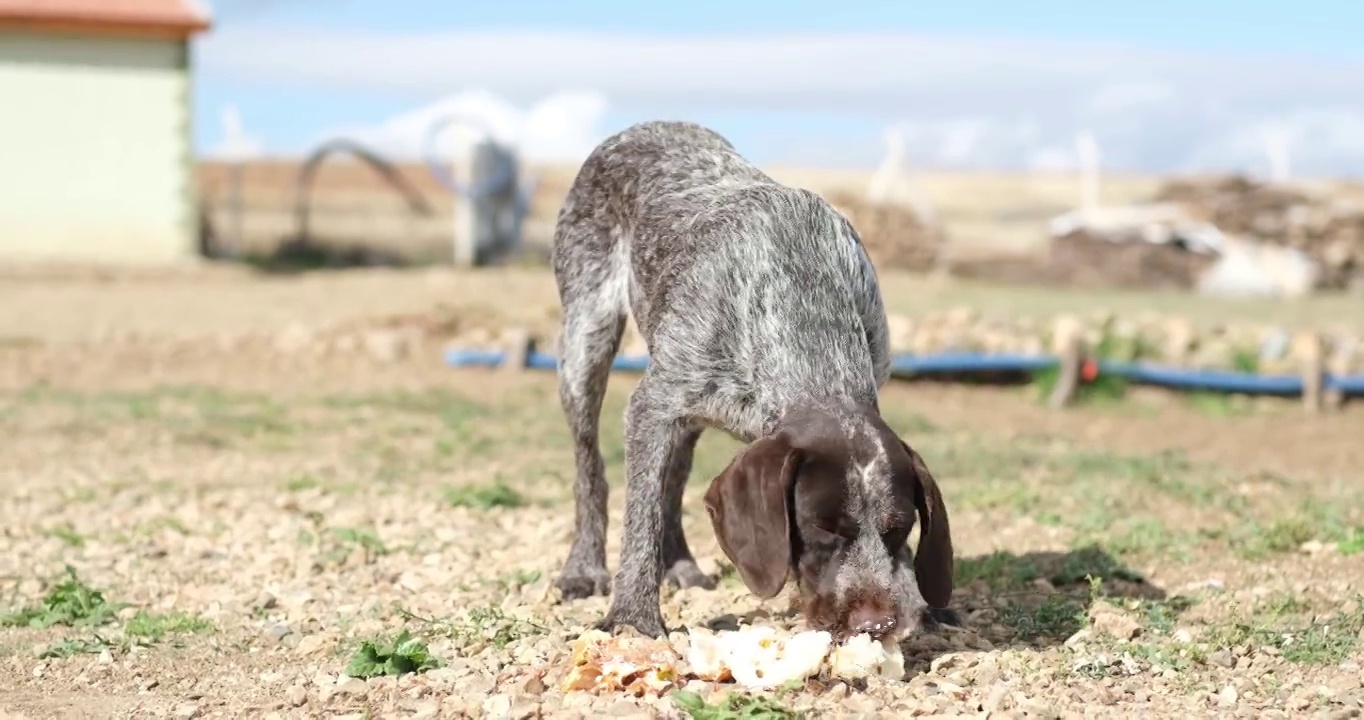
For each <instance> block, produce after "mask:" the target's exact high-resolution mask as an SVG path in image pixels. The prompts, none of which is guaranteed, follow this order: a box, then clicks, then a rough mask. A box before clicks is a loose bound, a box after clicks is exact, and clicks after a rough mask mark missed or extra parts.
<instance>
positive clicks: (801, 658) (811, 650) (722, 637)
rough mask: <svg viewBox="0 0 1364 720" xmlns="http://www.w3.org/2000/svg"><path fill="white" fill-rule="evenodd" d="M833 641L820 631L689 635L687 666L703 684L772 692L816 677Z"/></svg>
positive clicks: (748, 629)
mask: <svg viewBox="0 0 1364 720" xmlns="http://www.w3.org/2000/svg"><path fill="white" fill-rule="evenodd" d="M831 643H832V637H831V636H830V635H829V633H827V632H823V631H808V632H802V633H796V634H795V635H792V636H789V637H785V638H782V637H779V636H778V635H777V631H776V629H775V628H771V627H752V626H745V627H742V628H740V629H738V630H722V631H720V632H719V633H712V632H711V631H709V630H705V629H702V628H694V629H692V631H691V639H690V646H689V647H688V650H687V662H688V663H689V664H690V665H691V668H692V674H694V675H695V676H696V677H698V678H700V679H702V680H709V681H712V682H723V681H725V680H731V679H732V680H734V681H735V682H737V683H739V684H740V685H744V686H746V687H749V688H753V689H765V688H773V687H777V686H778V685H781V684H783V683H786V682H789V681H791V680H804V679H806V678H808V677H811V676H813V675H816V674H818V673H819V670H820V667H821V665H822V664H823V662H824V658H825V656H826V655H827V654H828V652H829V646H830V645H831Z"/></svg>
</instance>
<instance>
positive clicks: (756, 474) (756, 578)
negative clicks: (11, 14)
mask: <svg viewBox="0 0 1364 720" xmlns="http://www.w3.org/2000/svg"><path fill="white" fill-rule="evenodd" d="M799 465H800V453H799V451H797V450H796V449H794V448H792V447H791V445H790V443H789V442H787V441H786V439H785V438H781V437H773V438H763V439H761V440H757V441H755V442H753V443H752V444H750V445H749V446H748V447H746V448H744V449H743V450H740V451H739V454H738V455H736V456H735V457H734V460H732V461H731V462H730V463H729V467H727V468H725V469H724V472H721V473H720V474H719V475H717V476H715V479H714V480H712V481H711V483H710V489H709V490H707V491H706V498H705V504H706V512H707V513H709V514H710V522H711V525H712V526H713V527H714V528H715V537H716V539H717V540H719V542H720V549H721V550H723V551H724V553H725V556H726V557H728V558H729V560H730V562H732V563H734V567H735V568H737V569H738V571H739V577H741V578H743V581H744V585H747V586H748V589H749V591H751V592H752V593H753V594H754V595H757V596H758V597H760V598H763V599H764V600H766V599H769V598H772V597H774V596H776V594H777V593H779V592H781V589H782V586H784V585H785V584H786V578H787V576H788V575H789V574H790V571H791V522H790V515H789V507H788V498H789V497H790V489H791V483H792V482H793V481H794V480H795V477H796V469H797V468H798V467H799Z"/></svg>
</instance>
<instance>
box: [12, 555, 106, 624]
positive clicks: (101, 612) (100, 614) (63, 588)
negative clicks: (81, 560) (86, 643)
mask: <svg viewBox="0 0 1364 720" xmlns="http://www.w3.org/2000/svg"><path fill="white" fill-rule="evenodd" d="M124 607H127V605H125V604H121V603H110V602H109V601H108V600H106V599H105V597H104V593H103V591H100V590H96V589H94V588H92V587H90V586H89V585H86V584H85V582H84V581H82V580H81V579H80V577H79V576H78V575H77V574H76V570H75V569H74V568H72V567H71V566H70V565H68V566H66V578H65V579H64V580H62V581H61V582H59V583H57V585H56V586H55V587H53V588H52V590H50V591H48V593H47V595H46V596H44V597H43V599H42V600H41V601H40V602H39V603H38V604H37V605H31V606H29V607H26V608H21V609H20V610H17V611H15V612H12V613H9V614H6V615H3V616H0V626H6V627H28V628H35V629H46V628H50V627H54V626H57V625H65V626H67V627H97V626H100V625H105V624H108V623H111V622H113V621H114V619H115V616H116V615H117V613H118V611H119V610H121V609H123V608H124Z"/></svg>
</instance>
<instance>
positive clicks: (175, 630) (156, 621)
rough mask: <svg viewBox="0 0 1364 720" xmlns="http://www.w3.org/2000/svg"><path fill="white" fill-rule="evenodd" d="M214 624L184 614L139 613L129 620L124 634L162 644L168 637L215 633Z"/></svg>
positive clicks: (124, 628)
mask: <svg viewBox="0 0 1364 720" xmlns="http://www.w3.org/2000/svg"><path fill="white" fill-rule="evenodd" d="M215 629H216V628H214V626H213V623H212V622H209V621H208V620H206V619H204V618H201V617H198V616H196V615H190V614H188V613H183V612H174V613H167V614H160V613H149V612H146V611H143V612H139V613H138V614H136V615H134V616H133V617H132V618H131V619H129V620H128V622H127V624H126V625H124V627H123V632H124V633H126V634H127V635H128V636H129V637H136V638H145V639H147V640H150V641H152V642H161V641H162V640H164V639H165V638H166V636H167V635H180V634H194V635H197V634H202V633H210V632H213V631H214V630H215Z"/></svg>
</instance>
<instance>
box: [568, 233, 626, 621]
mask: <svg viewBox="0 0 1364 720" xmlns="http://www.w3.org/2000/svg"><path fill="white" fill-rule="evenodd" d="M556 234H557V237H556V238H555V249H554V255H555V256H554V271H555V277H556V280H557V282H558V285H559V297H560V301H561V302H562V303H563V312H564V317H563V326H562V332H561V334H560V342H559V401H560V404H561V405H562V406H563V412H564V417H565V419H566V420H567V421H568V427H569V431H570V433H571V435H572V438H573V457H574V464H575V465H576V470H577V475H576V478H575V480H574V485H573V501H574V504H575V509H574V513H573V541H572V544H571V545H570V547H569V551H568V559H567V561H566V562H565V563H564V567H563V569H562V570H561V571H560V573H559V577H558V578H557V579H556V580H555V583H554V584H555V586H556V587H557V588H558V589H559V591H560V593H561V594H562V595H563V597H564V598H565V599H577V598H584V597H589V596H592V595H606V594H607V593H609V592H610V586H611V576H610V574H609V573H608V572H607V570H606V526H607V511H606V501H607V495H608V488H607V484H606V468H605V463H604V462H603V460H602V454H601V441H600V419H601V408H602V398H603V397H604V396H605V394H606V383H607V380H608V377H609V376H610V373H611V363H612V361H613V360H614V359H615V355H616V351H617V350H618V349H619V347H620V339H621V334H622V333H623V332H624V330H625V320H626V313H627V312H628V301H627V298H626V295H627V290H626V287H627V282H628V280H627V278H628V275H627V273H628V269H627V267H626V264H625V262H624V260H625V259H624V257H623V256H622V255H620V254H619V253H618V251H617V249H616V248H617V247H618V246H617V245H616V244H614V243H612V242H611V240H612V238H611V237H610V236H609V233H603V232H601V231H600V228H599V227H597V226H596V225H595V224H594V223H592V222H590V221H589V222H577V223H562V224H561V226H560V227H559V228H558V230H557V231H556Z"/></svg>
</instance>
